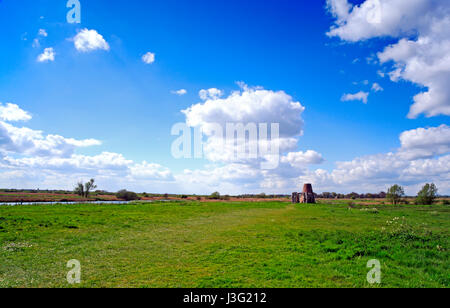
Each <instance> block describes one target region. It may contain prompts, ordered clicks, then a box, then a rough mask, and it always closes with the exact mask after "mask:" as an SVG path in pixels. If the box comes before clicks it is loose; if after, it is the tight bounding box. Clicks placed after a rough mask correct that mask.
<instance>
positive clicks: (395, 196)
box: [386, 184, 405, 205]
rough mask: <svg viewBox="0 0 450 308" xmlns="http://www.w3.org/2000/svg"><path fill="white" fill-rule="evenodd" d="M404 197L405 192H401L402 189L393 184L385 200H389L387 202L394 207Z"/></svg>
mask: <svg viewBox="0 0 450 308" xmlns="http://www.w3.org/2000/svg"><path fill="white" fill-rule="evenodd" d="M404 195H405V191H404V190H403V187H401V186H400V185H397V184H395V185H394V186H391V187H390V188H389V189H388V192H387V194H386V199H387V200H389V202H391V203H392V204H393V205H396V204H398V203H399V202H400V201H401V199H402V197H403V196H404Z"/></svg>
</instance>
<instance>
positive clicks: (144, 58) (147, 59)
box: [142, 52, 155, 64]
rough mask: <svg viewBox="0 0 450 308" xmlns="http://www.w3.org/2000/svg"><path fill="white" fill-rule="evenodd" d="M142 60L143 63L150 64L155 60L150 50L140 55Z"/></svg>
mask: <svg viewBox="0 0 450 308" xmlns="http://www.w3.org/2000/svg"><path fill="white" fill-rule="evenodd" d="M142 61H143V62H144V63H145V64H152V63H153V62H155V54H154V53H152V52H147V53H146V54H145V55H143V56H142Z"/></svg>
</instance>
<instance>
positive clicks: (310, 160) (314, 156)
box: [281, 150, 324, 167]
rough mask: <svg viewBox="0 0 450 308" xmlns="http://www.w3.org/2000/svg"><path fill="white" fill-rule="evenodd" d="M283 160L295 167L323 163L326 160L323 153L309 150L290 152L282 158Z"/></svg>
mask: <svg viewBox="0 0 450 308" xmlns="http://www.w3.org/2000/svg"><path fill="white" fill-rule="evenodd" d="M281 161H282V162H287V163H289V164H290V165H291V166H293V167H305V166H307V165H310V164H321V163H323V162H324V159H323V157H322V154H320V153H317V152H316V151H312V150H308V151H306V152H301V151H300V152H290V153H288V154H287V155H286V156H284V157H282V158H281Z"/></svg>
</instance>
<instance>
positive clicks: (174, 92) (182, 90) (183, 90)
mask: <svg viewBox="0 0 450 308" xmlns="http://www.w3.org/2000/svg"><path fill="white" fill-rule="evenodd" d="M172 94H175V95H178V96H183V95H186V94H187V91H186V90H185V89H180V90H177V91H172Z"/></svg>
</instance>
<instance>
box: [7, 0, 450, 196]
mask: <svg viewBox="0 0 450 308" xmlns="http://www.w3.org/2000/svg"><path fill="white" fill-rule="evenodd" d="M396 1H397V0H396ZM394 2H395V1H394ZM419 2H420V1H419ZM432 2H434V1H432ZM80 3H81V23H80V24H69V23H67V21H66V14H67V12H68V10H69V9H68V8H66V1H64V0H60V1H44V0H34V1H27V0H14V1H13V0H3V1H1V2H0V29H2V30H0V39H1V42H2V48H1V49H0V102H2V103H3V104H4V105H5V104H7V103H12V104H16V105H18V106H19V107H20V109H21V110H24V111H26V112H28V113H29V114H30V115H31V116H32V118H31V119H30V120H27V121H26V122H20V123H14V126H17V127H28V128H30V129H32V130H38V131H42V132H43V135H44V138H45V136H46V135H48V134H50V135H59V136H64V137H65V138H73V139H76V140H85V139H91V138H92V139H95V140H99V141H100V142H101V145H96V146H89V147H84V146H83V147H78V146H77V147H74V148H73V149H71V151H72V152H70V153H69V154H66V155H68V156H67V157H66V158H70V156H71V155H84V156H96V155H100V154H101V153H103V152H109V153H118V154H120V155H122V156H123V157H125V158H126V159H127V160H129V161H133V164H140V163H141V162H142V161H146V162H148V163H149V164H157V165H158V166H159V167H157V169H158V170H159V171H161V170H165V171H167V172H170V174H171V176H170V178H171V180H169V181H167V180H168V177H163V178H162V179H159V178H154V177H151V178H149V179H142V180H141V181H138V180H137V179H134V180H133V181H129V182H127V181H124V180H123V179H124V178H126V176H129V174H128V173H126V174H120V173H115V174H112V175H110V177H109V178H108V176H106V175H104V174H105V173H108V174H109V171H108V170H93V169H89V170H75V171H74V170H73V169H70V170H72V171H67V173H70V172H71V173H70V174H71V175H72V176H70V177H69V178H68V180H67V182H64V181H63V182H60V181H56V180H55V178H56V175H55V174H57V173H56V171H55V170H53V167H52V166H47V165H46V166H40V167H36V165H33V166H24V164H21V163H18V162H17V161H16V162H15V163H14V164H12V165H11V164H10V161H9V163H6V161H7V160H5V162H4V163H3V165H2V171H3V172H4V177H3V180H0V184H1V186H3V187H9V188H11V187H13V186H14V187H15V188H25V187H27V188H28V187H29V186H31V187H30V188H35V187H41V188H56V187H44V186H47V185H48V186H62V187H61V188H71V184H70V183H71V182H70V181H74V180H75V181H76V180H77V179H80V178H82V179H85V178H87V177H89V176H91V175H92V176H96V177H97V178H99V179H100V184H103V185H104V188H106V189H111V190H113V189H119V188H122V186H126V187H125V188H128V189H134V190H139V191H144V190H145V191H155V192H156V191H158V192H165V191H168V192H172V191H173V192H196V193H210V192H211V190H212V191H214V190H215V189H214V188H217V189H222V190H223V191H224V192H226V193H233V192H234V191H236V192H238V193H241V192H253V191H266V190H267V191H268V192H280V193H288V192H290V191H291V190H292V189H293V188H295V187H298V186H300V184H301V182H302V181H307V180H311V181H313V182H317V183H315V186H319V187H320V188H318V189H319V190H320V191H323V190H325V189H327V190H331V189H334V190H335V191H342V192H345V191H360V192H363V191H365V190H372V189H373V190H377V189H383V187H384V186H387V185H388V184H391V183H390V182H389V181H391V180H392V182H397V181H398V182H402V183H403V184H404V185H406V186H411V190H412V191H414V190H415V189H416V188H417V186H418V185H421V184H422V183H424V182H427V181H432V180H433V181H436V182H438V183H440V184H441V187H443V190H444V192H445V191H447V189H450V188H449V184H448V175H445V174H444V175H441V174H439V175H436V174H433V175H432V176H430V175H429V174H428V175H427V174H423V175H422V174H421V175H416V177H415V178H414V179H411V178H410V177H405V176H404V175H402V176H400V175H399V174H396V175H392V177H391V178H389V177H388V178H387V180H389V181H386V178H384V177H381V178H379V180H380V181H378V180H375V181H372V180H371V179H372V177H373V176H374V175H373V174H372V173H371V172H370V171H369V173H370V174H366V176H364V175H362V180H361V179H359V178H358V179H354V182H353V181H349V182H348V183H347V182H346V183H339V181H336V179H334V180H333V181H332V182H327V181H325V180H323V179H322V180H318V179H316V178H315V175H317V174H316V173H315V172H316V171H317V169H320V170H324V171H326V172H328V173H329V174H332V173H333V170H335V169H336V162H347V161H348V162H351V161H353V160H354V159H355V158H360V157H367V156H370V155H385V154H387V153H390V152H394V153H395V152H396V151H397V150H398V149H399V148H400V147H401V146H402V145H401V143H400V140H399V136H400V135H401V134H402V133H404V132H407V131H413V130H417V129H418V128H423V129H425V130H426V132H425V133H430V134H431V131H429V130H428V129H429V128H438V127H441V128H442V125H444V127H443V129H444V133H447V128H448V126H447V125H448V124H449V121H448V115H449V114H448V112H446V111H445V110H446V109H445V108H448V104H449V103H448V101H447V100H445V101H444V103H442V104H443V105H444V112H442V111H440V112H438V114H436V115H433V116H432V117H427V116H426V114H424V113H423V112H422V113H421V114H419V115H417V116H415V117H414V118H411V117H410V118H408V114H409V111H410V107H411V105H412V104H413V103H414V101H413V97H414V96H415V95H417V94H418V93H420V92H424V91H426V88H427V86H428V84H427V82H426V81H417V80H413V78H411V77H408V76H407V75H406V73H405V74H404V76H402V77H401V78H400V80H397V81H392V80H390V79H389V77H387V76H384V77H381V76H380V74H379V73H378V72H385V73H388V72H390V71H392V70H393V67H394V66H395V64H398V63H400V64H401V63H403V62H404V61H403V60H402V59H400V60H398V59H397V60H394V61H387V62H385V63H380V62H381V61H380V60H379V59H378V57H377V53H379V52H382V51H383V50H384V49H385V48H387V46H389V45H392V44H393V45H395V44H397V43H398V42H399V40H401V39H408V40H411V41H412V42H415V41H416V40H417V39H418V38H420V35H421V31H423V32H425V30H423V29H421V28H419V26H417V27H416V28H414V25H412V26H411V28H413V30H415V31H400V32H401V34H399V33H398V31H394V30H395V29H394V28H395V27H398V28H402V25H394V26H392V27H393V28H390V29H387V30H384V29H383V31H387V32H386V33H384V32H381V33H376V34H373V33H372V32H370V34H368V35H367V36H364V35H362V36H361V37H351V38H349V37H348V36H346V35H345V33H344V34H342V33H343V32H342V33H340V34H337V35H327V33H328V31H330V29H331V28H332V27H338V26H339V25H338V23H337V21H339V20H344V19H345V18H347V20H345V22H346V25H347V26H348V27H350V26H352V24H351V22H352V21H351V19H350V17H348V16H347V15H348V14H347V15H345V14H342V13H340V12H339V11H338V9H336V8H337V7H338V5H339V3H341V4H342V3H344V4H346V3H347V1H337V0H336V1H331V0H330V1H328V3H327V2H326V1H254V0H251V1H250V0H249V1H242V0H239V1H235V0H232V1H229V0H228V1H217V0H215V1H197V0H195V1H192V0H191V1H180V0H176V1H126V2H125V1H102V0H95V1H93V0H90V1H86V0H84V1H83V0H81V1H80ZM382 4H383V1H382ZM348 5H361V7H362V5H364V1H358V2H355V1H354V2H351V3H350V4H348ZM354 8H360V7H357V6H354ZM429 9H430V10H431V11H432V12H433V9H434V8H433V7H430V8H429ZM353 13H354V14H356V13H358V12H357V9H353ZM414 13H415V12H414V11H411V15H412V16H413V15H414ZM383 14H384V12H383ZM411 18H412V17H411ZM399 23H400V22H399ZM356 26H357V25H356ZM342 28H343V27H342ZM41 29H42V30H45V33H46V35H42V34H41V35H39V31H40V30H41ZM84 29H87V30H93V31H95V32H96V33H97V34H98V35H100V36H101V37H102V38H103V40H104V41H105V42H106V43H107V44H108V46H109V48H108V49H107V50H104V49H101V48H94V49H92V50H89V51H88V52H81V51H80V50H77V48H76V47H75V46H74V38H75V36H76V35H77V34H79V33H80V32H82V31H83V30H84ZM343 29H344V28H343ZM344 30H345V29H344ZM380 31H381V30H380ZM389 31H391V32H389ZM445 31H448V30H445ZM35 39H38V40H39V41H38V42H39V43H38V44H37V43H34V40H35ZM446 39H448V37H444V38H439V40H442V41H444V40H446ZM46 48H52V51H53V53H54V59H53V60H49V61H44V62H40V61H37V58H38V57H39V55H40V54H42V53H43V52H44V51H45V49H46ZM147 52H151V53H154V54H155V61H154V62H153V63H151V64H146V63H144V62H143V61H142V56H143V55H144V54H145V53H147ZM368 58H371V59H372V60H368ZM374 59H375V61H374ZM406 65H407V64H406ZM444 74H448V71H446V70H444ZM445 76H448V75H445ZM238 81H243V82H245V84H247V85H248V86H249V87H256V86H259V87H262V88H264V89H266V90H268V91H274V92H277V91H283V92H284V93H286V94H288V95H289V96H291V97H292V100H293V101H294V102H300V103H301V105H302V106H303V107H305V111H304V112H303V113H302V114H301V115H299V116H301V118H302V119H303V121H304V126H303V127H302V128H301V129H302V131H303V136H301V137H299V138H298V143H297V145H296V147H295V149H291V150H290V151H291V152H305V151H308V150H313V151H315V152H317V153H320V154H321V155H322V157H323V161H322V162H321V163H320V165H319V166H310V165H308V164H307V163H306V164H305V166H302V167H301V168H299V170H298V177H292V180H289V181H287V180H283V179H278V180H276V181H275V180H273V177H274V176H275V175H273V177H272V176H271V177H270V180H268V182H271V183H272V182H276V183H277V184H274V185H265V183H262V182H264V178H263V177H259V178H258V179H253V180H254V181H255V183H253V182H252V181H253V180H252V181H251V182H252V183H251V184H249V185H247V184H248V183H246V185H244V186H245V187H243V186H242V185H241V182H239V181H236V182H233V181H230V182H227V184H226V185H223V182H222V181H226V180H223V179H220V178H218V179H217V182H218V183H219V182H220V183H219V184H217V185H213V186H212V187H211V186H208V183H200V184H198V182H193V183H189V184H187V183H183V179H185V178H184V177H183V175H181V174H182V173H185V169H189V170H193V171H194V170H197V171H199V172H200V171H201V170H209V171H211V172H212V169H211V168H224V167H226V166H229V162H217V161H214V162H213V164H214V165H215V166H214V167H211V166H210V165H211V163H212V162H211V161H209V160H207V159H203V160H194V159H181V160H179V159H175V158H173V157H172V155H171V153H170V147H171V144H172V142H173V141H174V139H175V137H173V136H171V135H170V130H171V127H172V125H173V124H175V123H177V122H184V121H185V120H186V115H185V114H183V113H182V112H181V111H182V110H185V109H187V108H189V107H190V106H192V105H194V104H203V102H202V100H201V99H200V98H199V91H200V90H202V89H210V88H217V89H221V90H222V91H223V93H224V94H223V97H224V98H226V97H227V96H228V95H230V93H231V92H232V91H236V90H239V87H238V86H237V85H236V82H238ZM374 83H377V84H378V85H379V86H380V87H381V88H382V89H383V90H382V91H378V92H376V91H373V90H371V88H372V86H373V84H374ZM180 89H185V90H186V91H187V94H185V95H181V96H180V95H176V94H174V93H173V91H177V90H180ZM360 91H362V92H364V93H368V99H367V103H364V102H362V101H360V100H350V101H342V99H341V98H342V97H343V95H344V94H355V93H358V92H360ZM427 136H428V135H427ZM442 144H444V146H447V147H448V144H449V142H448V140H444V141H442V140H440V141H439V144H438V145H431V146H435V147H439V149H441V148H442ZM427 146H428V145H427ZM419 147H420V146H419ZM432 152H433V155H431V156H430V155H427V156H423V157H418V156H417V159H421V160H423V159H434V160H439V159H442V158H443V157H444V158H446V156H443V155H445V154H447V153H446V152H445V151H444V152H443V151H442V150H439V151H438V150H436V151H432ZM30 153H31V152H30V151H29V150H26V149H25V150H22V152H21V150H14V151H11V150H8V149H6V148H5V149H4V154H3V156H4V157H9V158H14V159H21V158H25V157H28V158H31V157H33V158H35V157H36V154H30ZM38 155H40V154H38ZM0 157H1V155H0ZM42 158H43V159H44V160H49V159H50V158H49V157H48V156H42ZM381 160H383V158H382V159H381ZM411 161H412V162H414V161H416V157H414V159H413V160H411ZM446 162H447V160H445V161H444V164H445V163H446ZM227 164H228V165H227ZM313 165H314V164H313ZM246 167H248V165H246ZM161 168H162V169H161ZM387 168H388V169H389V168H390V167H387ZM403 168H408V166H406V167H403ZM100 169H101V168H100ZM338 169H339V168H338ZM169 170H170V171H169ZM378 171H379V170H378ZM0 172H1V171H0ZM14 172H15V173H14ZM58 172H62V171H61V169H58ZM126 172H128V171H126ZM399 172H400V171H399ZM213 173H214V172H213ZM219 173H220V172H219ZM348 173H352V171H351V170H349V171H348ZM36 174H39V176H37V177H36V176H34V175H36ZM42 174H45V176H44V175H42ZM98 174H100V176H99V175H98ZM150 174H152V175H153V174H154V172H153V171H152V172H150ZM214 174H216V173H214ZM380 174H385V172H384V171H381V172H380ZM12 175H14V176H13V177H12ZM172 176H173V178H172ZM184 176H186V174H185V175H184ZM277 176H280V174H278V175H277ZM54 177H55V178H54ZM115 177H117V178H121V180H117V179H115ZM375 177H376V175H375ZM285 179H289V178H288V177H287V178H285ZM377 179H378V178H377ZM102 180H103V183H102V182H101V181H102ZM383 180H384V181H383ZM198 181H200V182H201V180H200V179H199V180H198ZM258 181H259V182H258ZM244 182H245V181H244ZM282 182H283V183H284V184H283V183H282ZM286 182H290V184H289V183H288V184H286ZM145 187H148V188H147V189H146V188H145ZM57 188H60V187H57ZM322 188H323V189H322Z"/></svg>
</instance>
